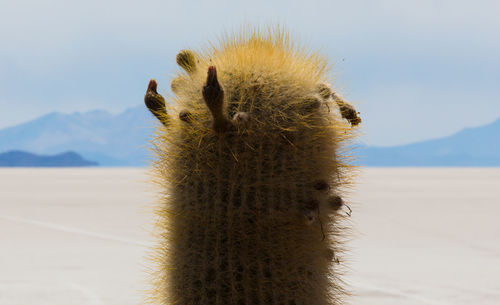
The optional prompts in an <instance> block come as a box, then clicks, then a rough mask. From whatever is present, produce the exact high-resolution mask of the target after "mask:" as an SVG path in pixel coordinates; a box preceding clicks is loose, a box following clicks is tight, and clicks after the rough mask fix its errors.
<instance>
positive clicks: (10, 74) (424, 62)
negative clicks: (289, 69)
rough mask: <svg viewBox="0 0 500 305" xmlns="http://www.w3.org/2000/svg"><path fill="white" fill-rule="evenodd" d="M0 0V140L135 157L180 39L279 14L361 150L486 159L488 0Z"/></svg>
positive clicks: (378, 154)
mask: <svg viewBox="0 0 500 305" xmlns="http://www.w3.org/2000/svg"><path fill="white" fill-rule="evenodd" d="M0 3H1V4H0V5H1V7H0V35H1V41H2V48H1V49H0V109H1V110H2V111H1V112H0V153H5V152H8V151H12V150H21V151H25V152H29V153H36V154H41V155H54V154H60V153H64V152H67V151H72V152H75V153H77V154H79V155H80V156H81V157H83V158H84V159H86V160H87V161H92V162H97V163H98V164H99V165H101V166H144V165H146V164H147V163H148V162H147V161H148V160H147V159H148V152H147V151H146V150H145V149H144V145H147V144H145V143H147V139H148V136H149V135H150V129H151V127H152V126H153V122H154V121H153V120H152V118H151V116H150V115H149V114H148V113H147V112H146V110H145V109H144V106H143V102H142V100H143V95H144V92H145V88H146V86H147V83H148V80H149V79H150V78H155V79H157V80H158V82H159V87H160V89H159V90H160V92H162V93H163V94H169V93H170V92H169V90H170V88H169V87H170V86H169V84H170V79H171V76H172V75H173V74H174V73H175V72H176V71H177V69H178V68H177V67H176V65H175V55H176V54H177V52H178V51H179V50H180V49H183V48H192V49H195V50H196V49H200V48H203V47H204V46H207V44H208V41H214V40H217V38H218V37H220V35H221V34H222V33H223V32H231V31H238V30H239V29H240V28H241V27H242V26H245V25H274V24H281V25H282V26H284V27H285V28H287V29H288V30H289V31H290V32H291V33H292V34H293V35H294V36H295V37H296V38H297V39H298V40H299V41H300V42H302V43H303V44H304V45H306V46H307V47H308V48H310V49H311V50H320V52H321V53H322V54H324V55H327V56H328V57H329V58H330V60H331V63H332V69H331V73H332V76H333V77H334V79H335V83H334V87H335V89H336V90H338V92H340V93H341V94H342V95H343V96H344V97H345V98H346V99H348V100H349V101H351V102H352V103H354V104H355V105H356V106H357V108H358V109H359V111H360V112H361V116H362V118H363V133H364V136H363V137H362V138H361V141H360V144H361V145H363V149H361V150H359V151H358V154H359V155H360V157H361V158H360V161H359V162H360V163H361V164H364V165H378V166H420V165H425V166H457V165H461V166H493V165H494V166H498V165H500V158H499V157H498V156H499V155H500V147H499V145H500V144H498V143H499V142H500V141H496V139H498V137H499V136H500V122H499V121H498V119H499V118H500V101H499V93H498V84H499V81H500V57H499V56H498V54H499V53H500V40H499V39H498V37H499V32H500V30H499V29H500V21H499V20H500V19H498V14H499V13H500V4H499V3H498V2H497V1H473V2H472V1H430V0H424V1H307V2H304V1H260V0H257V1H253V2H252V3H249V4H242V3H237V2H234V1H222V0H221V1H189V2H174V1H141V2H139V1H94V0H88V1H57V0H52V1H44V0H42V1H40V0H37V1H28V0H20V1H3V0H2V1H1V2H0ZM436 139H437V140H436ZM429 140H436V141H429ZM471 143H474V145H471ZM408 145H409V146H408ZM387 147H391V148H387ZM0 156H1V157H0V160H2V159H3V160H6V159H7V160H10V159H13V158H14V156H15V157H16V159H17V160H21V158H24V159H26V160H31V159H30V157H29V156H25V155H23V156H21V155H19V154H17V155H12V154H10V155H0ZM64 157H66V160H73V159H75V158H77V157H76V156H67V155H66V156H64ZM0 162H1V161H0ZM3 162H4V163H3V164H9V163H8V161H3ZM12 162H13V161H12ZM18 162H20V161H18ZM26 162H27V161H26ZM32 162H35V163H37V162H49V163H50V162H56V161H47V160H45V161H32ZM61 162H62V161H61ZM66 162H69V161H66ZM74 162H77V161H74ZM79 162H83V161H81V160H80V161H79ZM0 164H2V163H0ZM11 164H12V163H11ZM82 164H85V163H82Z"/></svg>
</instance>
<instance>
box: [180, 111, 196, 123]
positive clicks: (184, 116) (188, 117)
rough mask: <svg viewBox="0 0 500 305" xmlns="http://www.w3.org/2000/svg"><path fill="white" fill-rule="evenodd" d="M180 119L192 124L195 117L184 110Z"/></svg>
mask: <svg viewBox="0 0 500 305" xmlns="http://www.w3.org/2000/svg"><path fill="white" fill-rule="evenodd" d="M179 119H180V120H181V121H183V122H186V123H191V121H192V119H193V115H192V114H191V112H189V111H187V110H182V111H181V112H179Z"/></svg>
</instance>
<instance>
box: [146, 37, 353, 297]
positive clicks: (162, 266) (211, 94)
mask: <svg viewBox="0 0 500 305" xmlns="http://www.w3.org/2000/svg"><path fill="white" fill-rule="evenodd" d="M177 62H178V63H179V65H181V67H183V68H184V71H182V72H180V73H179V74H178V76H177V77H176V78H175V79H174V80H173V81H172V90H173V91H174V92H175V95H176V96H175V97H172V98H170V101H171V103H169V104H168V105H167V107H166V108H165V107H164V106H163V107H161V105H160V106H158V104H162V103H163V101H162V98H161V96H160V95H158V94H157V93H156V83H155V82H154V81H152V82H151V83H150V87H149V88H148V92H147V94H146V104H148V107H149V105H157V106H154V107H149V108H150V110H151V111H152V112H153V113H154V114H155V115H156V116H157V117H158V118H159V119H160V121H162V122H163V126H162V127H160V128H159V129H158V132H157V134H156V138H155V141H154V143H155V153H156V155H157V159H156V161H155V163H154V168H155V173H156V175H157V177H158V179H157V180H158V182H159V183H160V185H161V187H162V189H163V190H164V196H162V199H161V200H160V203H159V205H158V215H159V221H158V227H159V233H160V234H159V238H160V243H159V246H158V249H157V251H156V257H155V262H156V263H157V265H158V268H157V269H156V271H155V274H154V286H155V289H154V291H153V293H152V303H154V304H181V305H196V304H205V305H206V304H209V305H210V304H219V305H226V304H247V305H250V304H252V305H254V304H263V305H264V304H266V305H268V304H286V305H292V304H294V305H299V304H314V305H323V304H325V305H326V304H342V303H343V299H344V296H345V294H346V293H345V291H344V289H343V287H342V285H341V280H340V278H339V275H340V274H341V269H342V260H341V256H342V240H343V239H344V237H345V228H344V227H343V225H342V223H343V218H345V217H346V216H345V213H344V212H342V205H343V201H342V199H341V197H340V194H339V192H340V190H341V188H343V187H344V186H345V185H346V184H348V183H349V181H350V179H349V178H350V177H351V176H352V171H351V170H350V167H349V166H348V165H347V164H346V163H345V162H344V161H345V159H346V158H347V157H346V156H341V154H340V152H341V151H343V148H344V147H345V145H344V143H346V141H348V140H349V139H351V138H352V136H353V134H354V133H353V130H352V127H351V125H350V124H349V122H351V124H353V125H355V124H357V123H359V121H360V120H359V117H357V115H356V112H354V117H355V118H357V120H355V121H354V123H353V121H350V120H347V119H348V118H346V119H343V117H342V112H341V111H339V106H337V107H336V105H341V106H342V105H343V107H346V106H345V105H349V104H347V103H346V102H345V101H343V100H342V99H340V98H339V97H338V96H337V95H336V94H335V93H334V92H333V91H332V90H331V87H330V86H329V85H326V83H327V80H328V76H327V63H326V60H325V59H324V58H322V57H321V56H319V55H316V54H309V53H306V52H305V51H303V50H302V49H300V48H298V47H295V46H294V45H293V44H292V43H291V41H290V39H289V36H288V35H287V34H285V33H283V32H282V31H280V30H277V31H270V33H269V34H260V33H258V31H255V32H252V33H249V34H242V35H239V36H237V37H232V38H231V37H228V38H225V39H224V40H223V41H222V42H221V45H220V46H217V47H212V48H211V49H209V50H207V51H205V52H202V53H200V54H195V53H193V52H190V51H182V52H181V53H180V54H179V55H178V56H177ZM155 103H156V104H155ZM340 103H342V104H340ZM349 107H350V109H354V108H352V106H350V105H349ZM164 109H166V111H164ZM175 113H178V114H179V117H174V116H173V115H172V114H175ZM352 115H353V114H352V112H351V116H352Z"/></svg>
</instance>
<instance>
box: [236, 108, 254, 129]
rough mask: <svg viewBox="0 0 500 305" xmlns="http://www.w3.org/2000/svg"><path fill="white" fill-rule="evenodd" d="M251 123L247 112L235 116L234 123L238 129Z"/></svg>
mask: <svg viewBox="0 0 500 305" xmlns="http://www.w3.org/2000/svg"><path fill="white" fill-rule="evenodd" d="M249 122H250V116H249V115H248V113H246V112H238V113H236V114H235V115H234V116H233V123H234V124H235V125H236V126H238V127H243V128H245V127H247V126H248V124H249Z"/></svg>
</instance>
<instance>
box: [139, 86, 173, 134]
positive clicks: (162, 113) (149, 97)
mask: <svg viewBox="0 0 500 305" xmlns="http://www.w3.org/2000/svg"><path fill="white" fill-rule="evenodd" d="M157 87H158V84H157V83H156V81H155V80H154V79H152V80H150V81H149V84H148V89H147V90H146V94H145V95H144V103H145V104H146V107H148V109H149V111H151V113H152V114H154V116H156V118H157V119H158V120H159V121H160V122H162V123H163V125H165V126H167V125H168V117H167V109H166V108H165V99H164V98H163V96H161V94H159V93H158V91H157Z"/></svg>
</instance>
